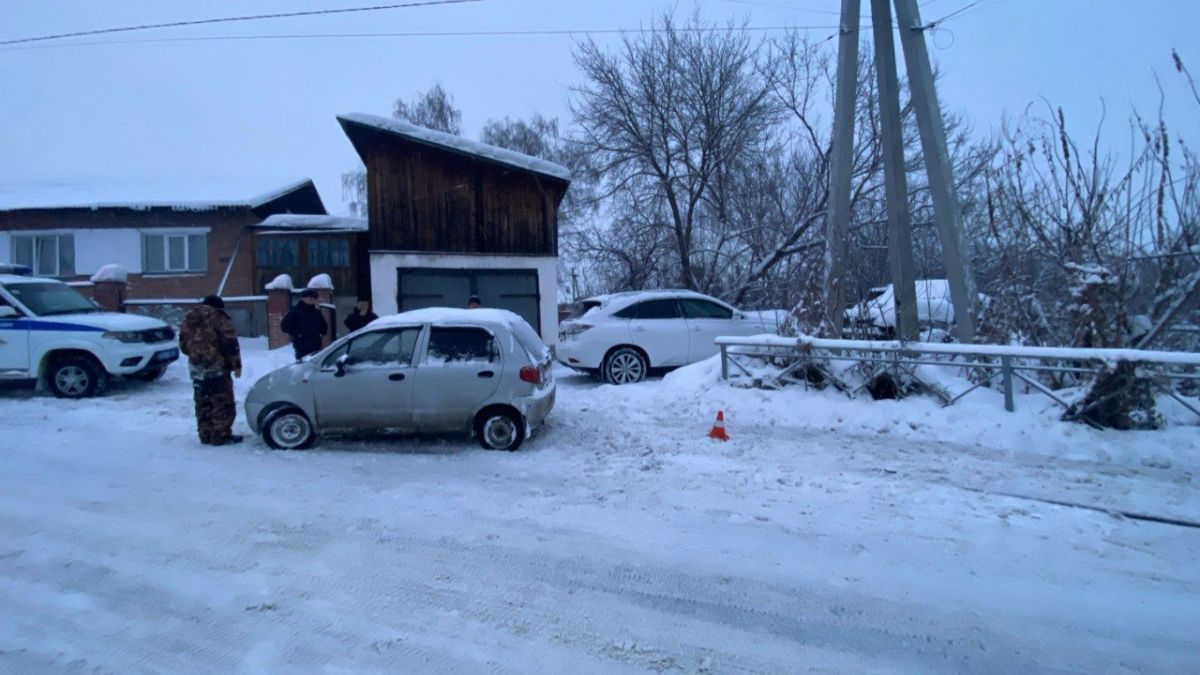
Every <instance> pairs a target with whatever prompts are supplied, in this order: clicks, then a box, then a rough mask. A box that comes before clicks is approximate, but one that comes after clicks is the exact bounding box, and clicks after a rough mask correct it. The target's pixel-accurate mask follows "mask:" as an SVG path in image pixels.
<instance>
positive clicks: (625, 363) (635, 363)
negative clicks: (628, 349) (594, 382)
mask: <svg viewBox="0 0 1200 675" xmlns="http://www.w3.org/2000/svg"><path fill="white" fill-rule="evenodd" d="M643 370H644V369H643V368H642V360H641V359H639V358H638V357H637V356H635V355H633V354H617V356H616V358H614V359H613V360H612V365H611V366H609V373H610V374H611V375H612V379H613V381H614V382H616V383H617V384H629V383H630V382H640V381H641V379H642V374H643Z"/></svg>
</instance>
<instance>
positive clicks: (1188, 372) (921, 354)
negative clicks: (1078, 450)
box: [716, 335, 1200, 416]
mask: <svg viewBox="0 0 1200 675" xmlns="http://www.w3.org/2000/svg"><path fill="white" fill-rule="evenodd" d="M716 344H717V346H718V347H719V348H720V350H721V379H723V380H728V379H729V372H730V367H731V366H733V367H735V368H738V369H740V370H741V371H742V373H744V374H745V375H746V376H748V377H753V376H754V375H753V373H751V372H750V370H749V369H748V368H747V367H746V366H745V365H744V364H743V363H742V362H740V361H738V359H739V358H757V359H762V358H775V359H784V360H785V361H790V363H788V364H787V365H786V367H785V368H784V370H783V371H782V372H781V373H780V374H779V375H778V378H779V379H780V380H781V381H782V380H786V379H787V378H789V377H794V375H795V373H796V371H798V370H799V369H800V368H802V367H804V366H805V365H806V364H811V363H813V362H826V363H828V362H833V361H844V362H858V363H867V364H873V365H874V366H875V370H874V373H873V374H872V375H871V377H868V378H867V381H870V379H872V378H873V377H874V376H875V375H877V374H879V373H881V372H886V371H892V372H896V371H899V370H906V371H907V375H908V376H909V377H911V378H913V379H915V380H917V381H918V382H921V380H920V378H919V377H918V376H917V375H916V373H915V367H916V366H920V365H929V366H950V367H954V368H961V369H963V370H964V371H967V372H969V373H974V374H975V375H976V377H977V379H976V381H974V382H973V386H971V387H969V388H967V389H966V390H965V391H961V392H959V393H957V394H955V395H954V396H951V397H944V398H943V400H942V403H943V405H952V404H954V403H956V402H957V401H959V400H961V399H962V398H963V397H964V396H966V395H967V394H969V393H971V392H972V391H975V390H976V389H979V388H980V387H985V386H990V385H991V384H992V382H994V381H995V380H996V378H1000V382H1001V388H1002V390H1003V392H1004V409H1005V410H1007V411H1009V412H1012V411H1013V410H1015V409H1016V402H1015V389H1014V382H1016V381H1018V380H1019V381H1021V382H1024V383H1025V384H1026V385H1027V386H1028V387H1030V388H1031V389H1032V390H1034V391H1036V392H1038V393H1040V394H1043V395H1045V396H1046V397H1048V398H1050V399H1051V400H1053V401H1054V402H1055V403H1057V404H1058V405H1061V406H1062V407H1063V408H1069V407H1070V404H1069V403H1068V402H1067V401H1065V400H1064V399H1063V398H1062V397H1061V396H1060V395H1059V394H1058V393H1056V392H1055V391H1054V390H1053V389H1051V388H1050V387H1048V386H1046V385H1045V384H1043V383H1042V382H1040V381H1038V379H1037V377H1036V376H1037V375H1038V374H1045V373H1059V374H1075V375H1085V376H1098V375H1100V374H1102V373H1104V372H1106V371H1107V370H1109V369H1110V367H1111V366H1113V365H1115V364H1117V363H1121V362H1127V363H1134V364H1136V365H1137V367H1138V368H1139V369H1141V370H1149V371H1151V374H1153V375H1155V376H1156V377H1153V378H1151V379H1152V380H1153V381H1154V383H1155V386H1156V387H1157V388H1158V389H1159V390H1160V391H1162V392H1163V393H1166V394H1168V395H1170V396H1171V397H1172V398H1174V399H1175V400H1176V401H1178V402H1179V403H1180V404H1181V405H1183V406H1184V407H1185V408H1187V409H1188V410H1190V411H1192V412H1193V413H1195V414H1196V415H1197V416H1200V408H1197V407H1196V405H1195V404H1194V403H1192V402H1191V401H1188V400H1186V399H1185V398H1184V397H1182V396H1180V395H1179V393H1178V392H1177V391H1175V387H1174V386H1170V387H1168V386H1164V385H1163V381H1166V382H1170V383H1176V382H1183V381H1194V382H1197V383H1200V354H1193V353H1183V352H1159V351H1145V350H1137V349H1080V348H1054V347H1011V346H1002V345H975V344H969V345H965V344H937V343H925V342H905V343H901V342H895V341H875V340H831V339H822V338H814V337H809V336H805V335H802V336H799V337H794V338H790V337H781V336H774V335H764V336H758V337H718V338H717V339H716ZM797 381H798V382H799V380H797ZM839 384H840V385H841V386H838V388H839V389H841V390H842V391H844V392H846V393H847V394H848V395H850V396H853V395H854V393H856V392H857V391H858V390H861V389H862V388H863V387H865V386H866V384H865V383H864V384H863V385H860V386H859V387H857V388H850V387H848V386H846V385H845V384H844V383H835V385H839ZM922 384H924V385H925V386H926V388H927V389H929V390H930V391H938V388H937V387H933V386H930V385H929V384H928V383H925V382H922Z"/></svg>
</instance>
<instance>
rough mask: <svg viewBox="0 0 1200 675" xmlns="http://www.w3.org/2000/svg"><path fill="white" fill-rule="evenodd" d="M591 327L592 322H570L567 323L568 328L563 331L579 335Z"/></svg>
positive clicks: (567, 333)
mask: <svg viewBox="0 0 1200 675" xmlns="http://www.w3.org/2000/svg"><path fill="white" fill-rule="evenodd" d="M591 327H592V324H590V323H569V324H567V327H566V330H564V331H563V332H564V334H566V335H579V334H580V333H582V332H583V331H585V330H588V329H589V328H591Z"/></svg>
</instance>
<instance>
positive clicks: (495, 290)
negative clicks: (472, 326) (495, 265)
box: [396, 267, 542, 333]
mask: <svg viewBox="0 0 1200 675" xmlns="http://www.w3.org/2000/svg"><path fill="white" fill-rule="evenodd" d="M396 279H397V282H396V287H397V293H398V294H397V306H398V307H399V308H400V311H401V312H407V311H409V310H413V309H424V308H426V307H466V306H467V300H468V299H469V298H470V297H471V296H472V295H478V296H479V299H480V300H482V301H483V306H484V307H496V308H499V309H507V310H509V311H511V312H514V313H516V314H518V315H519V316H520V317H521V318H523V319H525V320H526V321H528V322H529V325H530V326H533V327H534V328H535V329H537V331H538V332H539V333H540V332H541V330H542V328H541V321H540V317H539V315H538V299H539V298H538V277H537V271H536V270H494V269H435V268H425V267H401V268H399V269H397V270H396Z"/></svg>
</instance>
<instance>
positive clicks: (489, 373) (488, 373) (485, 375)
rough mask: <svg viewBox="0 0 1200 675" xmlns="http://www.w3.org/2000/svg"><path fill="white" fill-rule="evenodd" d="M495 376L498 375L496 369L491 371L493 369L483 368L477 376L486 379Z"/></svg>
mask: <svg viewBox="0 0 1200 675" xmlns="http://www.w3.org/2000/svg"><path fill="white" fill-rule="evenodd" d="M495 376H496V373H495V371H491V370H481V371H479V373H478V375H477V377H482V378H484V379H487V378H489V377H495Z"/></svg>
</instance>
